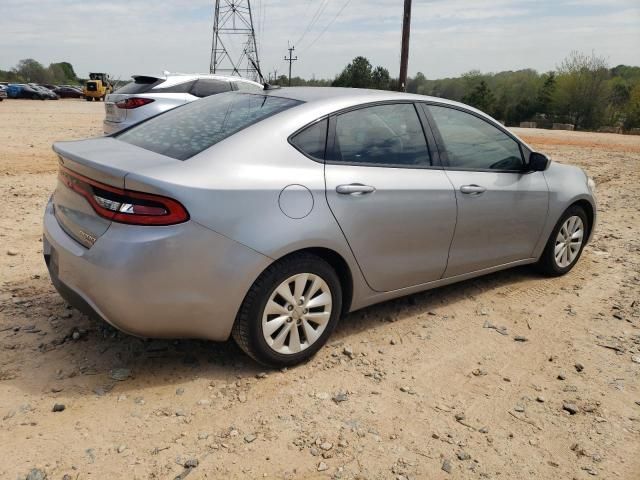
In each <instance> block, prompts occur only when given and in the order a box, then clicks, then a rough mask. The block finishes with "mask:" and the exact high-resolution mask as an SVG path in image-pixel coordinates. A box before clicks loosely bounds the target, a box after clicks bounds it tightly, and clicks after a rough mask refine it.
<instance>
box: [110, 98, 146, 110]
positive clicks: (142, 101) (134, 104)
mask: <svg viewBox="0 0 640 480" xmlns="http://www.w3.org/2000/svg"><path fill="white" fill-rule="evenodd" d="M153 101H154V100H153V98H140V97H131V98H125V99H124V100H119V101H117V102H116V107H118V108H124V109H125V110H131V109H132V108H138V107H142V106H143V105H147V104H148V103H151V102H153Z"/></svg>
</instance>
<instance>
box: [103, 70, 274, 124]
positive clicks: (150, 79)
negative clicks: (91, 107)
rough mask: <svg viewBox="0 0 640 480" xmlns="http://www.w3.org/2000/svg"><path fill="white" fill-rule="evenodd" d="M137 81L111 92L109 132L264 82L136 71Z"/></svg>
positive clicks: (107, 109) (252, 89) (258, 86)
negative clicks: (147, 73)
mask: <svg viewBox="0 0 640 480" xmlns="http://www.w3.org/2000/svg"><path fill="white" fill-rule="evenodd" d="M132 78H133V82H130V83H128V84H126V85H125V86H123V87H121V88H119V89H118V90H116V91H115V92H114V93H112V94H110V95H107V99H106V102H105V104H104V108H105V113H106V117H105V120H104V123H103V126H104V127H103V129H104V133H105V134H110V133H114V132H117V131H119V130H122V129H124V128H127V127H129V126H131V125H135V124H136V123H138V122H140V121H142V120H144V119H145V118H149V117H152V116H154V115H157V114H159V113H162V112H165V111H167V110H171V109H172V108H175V107H177V106H179V105H184V104H185V103H189V102H193V101H194V100H198V99H199V98H203V97H208V96H210V95H216V94H218V93H223V92H230V91H236V90H237V91H243V92H254V93H256V92H260V91H262V89H263V86H262V85H261V84H259V83H256V82H253V81H251V80H247V79H244V78H240V77H230V76H223V75H204V74H203V75H196V74H194V75H185V74H170V75H167V76H160V77H157V76H151V75H134V76H133V77H132Z"/></svg>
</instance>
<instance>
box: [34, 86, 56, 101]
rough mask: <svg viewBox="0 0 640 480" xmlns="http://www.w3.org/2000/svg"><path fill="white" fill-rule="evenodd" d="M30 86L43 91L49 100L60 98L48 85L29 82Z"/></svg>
mask: <svg viewBox="0 0 640 480" xmlns="http://www.w3.org/2000/svg"><path fill="white" fill-rule="evenodd" d="M29 86H30V87H31V88H33V89H34V90H37V91H38V92H40V93H42V94H43V95H44V96H45V98H46V99H47V100H58V99H59V98H60V97H58V95H56V94H55V93H53V92H52V91H51V90H49V89H48V88H47V87H43V86H42V85H38V84H35V83H29Z"/></svg>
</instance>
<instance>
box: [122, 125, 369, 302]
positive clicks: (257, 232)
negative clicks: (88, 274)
mask: <svg viewBox="0 0 640 480" xmlns="http://www.w3.org/2000/svg"><path fill="white" fill-rule="evenodd" d="M313 119H314V118H309V121H312V120H313ZM305 124H306V123H304V121H303V123H302V124H301V121H300V119H299V118H296V117H294V116H287V115H276V116H274V117H271V118H269V119H267V120H264V121H262V122H260V123H258V124H256V125H253V126H251V127H249V128H247V129H245V130H243V131H241V132H239V133H236V134H235V135H233V136H231V137H229V138H227V139H226V140H223V141H222V142H220V143H219V144H217V145H215V146H214V147H213V148H210V149H209V150H205V151H204V152H202V153H200V154H198V155H196V156H195V157H192V158H191V159H189V160H186V161H184V162H178V163H179V164H176V165H167V166H163V167H161V168H153V169H148V170H146V171H139V172H136V173H135V174H133V173H132V174H130V175H128V176H127V177H126V179H125V185H126V188H129V189H133V190H140V189H143V190H145V191H146V190H149V189H150V188H151V189H152V191H154V192H155V193H160V194H163V195H169V196H172V197H173V198H176V199H177V200H179V201H180V202H182V203H183V204H184V205H185V206H186V208H187V210H188V211H189V214H190V215H191V218H192V220H194V221H196V222H198V223H200V224H202V225H204V226H206V227H207V228H210V229H211V230H213V231H215V232H217V233H219V234H222V235H224V236H226V237H228V238H231V239H233V240H234V241H236V242H239V243H241V244H243V245H245V246H248V247H249V248H251V249H253V250H255V251H257V252H259V253H261V254H263V255H266V256H268V257H270V258H271V259H273V260H277V259H279V258H282V257H283V256H285V255H287V254H289V253H291V252H294V251H297V250H300V249H304V248H318V247H319V248H326V249H330V250H333V251H334V252H336V253H338V254H339V255H340V256H342V258H343V259H344V260H345V261H346V263H347V264H348V266H349V268H350V270H351V274H352V276H353V283H354V300H355V299H356V297H358V296H361V295H366V294H368V293H369V291H368V287H367V286H366V283H365V282H364V281H363V279H362V276H361V272H360V270H359V267H358V265H357V263H356V261H355V259H354V257H353V255H352V253H351V250H350V249H349V246H348V244H347V242H346V240H345V238H344V235H343V233H342V231H341V230H340V228H339V226H338V224H337V222H336V220H335V218H334V217H333V215H332V214H331V211H330V210H329V208H328V205H327V201H326V195H325V178H324V164H323V163H320V162H316V161H314V160H311V159H309V158H307V157H305V156H304V155H303V154H301V153H300V152H298V150H296V149H295V148H294V147H293V146H291V145H290V144H289V142H288V140H287V139H288V136H289V135H290V134H291V133H292V132H295V131H296V130H297V129H299V128H300V127H301V126H303V125H305ZM297 185H301V186H304V187H305V188H306V189H307V190H308V192H306V193H301V194H300V195H301V197H300V201H304V198H303V197H304V196H305V195H311V197H312V204H313V207H312V208H311V211H310V212H309V213H308V214H307V215H305V216H304V217H302V218H291V217H290V216H287V215H285V213H284V212H283V211H282V209H281V206H280V202H279V200H280V196H281V193H282V191H283V189H284V188H285V187H288V186H297ZM359 286H360V287H362V288H363V290H362V291H361V292H359V291H357V288H358V287H359Z"/></svg>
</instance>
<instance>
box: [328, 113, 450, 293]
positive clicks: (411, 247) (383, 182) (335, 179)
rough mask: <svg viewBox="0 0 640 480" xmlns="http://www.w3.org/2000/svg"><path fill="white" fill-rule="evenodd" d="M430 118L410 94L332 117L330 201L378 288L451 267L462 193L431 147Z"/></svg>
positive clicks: (395, 286) (423, 277) (434, 275)
mask: <svg viewBox="0 0 640 480" xmlns="http://www.w3.org/2000/svg"><path fill="white" fill-rule="evenodd" d="M425 122H426V120H425V117H424V113H423V112H419V110H418V109H417V107H416V106H415V105H414V104H413V103H409V102H406V103H387V104H377V105H369V106H364V107H359V108H356V109H352V110H350V111H346V112H343V113H340V114H338V115H335V116H333V117H331V119H330V123H329V134H328V139H329V140H328V142H327V158H326V165H325V180H326V192H327V201H328V203H329V207H330V209H331V211H332V212H333V215H334V216H335V218H336V220H337V221H338V223H339V225H340V227H341V229H342V231H343V232H344V235H345V237H346V239H347V242H348V243H349V245H350V247H351V250H352V251H353V253H354V256H355V258H356V260H357V262H358V264H359V266H360V268H361V270H362V272H363V274H364V276H365V278H366V280H367V283H368V284H369V286H370V287H371V288H372V289H374V290H377V291H390V290H396V289H400V288H403V287H410V286H413V285H418V284H422V283H426V282H429V281H432V280H437V279H439V278H441V276H442V274H443V273H444V270H445V268H446V263H447V254H448V251H449V245H450V243H451V239H452V236H453V230H454V227H455V218H456V201H455V194H454V192H453V188H452V186H451V182H450V181H449V180H448V179H447V177H446V175H445V173H444V171H443V170H442V169H441V168H440V166H439V165H438V164H437V152H435V149H433V148H432V151H430V148H429V145H431V146H432V147H433V140H431V142H429V143H428V142H427V138H431V139H432V138H433V137H431V132H430V131H429V130H428V129H425V128H424V126H423V125H424V123H425ZM425 133H426V134H427V135H425Z"/></svg>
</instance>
